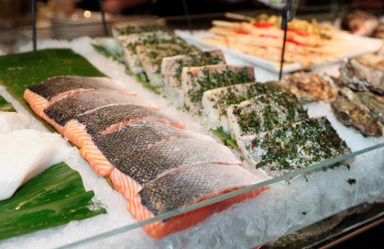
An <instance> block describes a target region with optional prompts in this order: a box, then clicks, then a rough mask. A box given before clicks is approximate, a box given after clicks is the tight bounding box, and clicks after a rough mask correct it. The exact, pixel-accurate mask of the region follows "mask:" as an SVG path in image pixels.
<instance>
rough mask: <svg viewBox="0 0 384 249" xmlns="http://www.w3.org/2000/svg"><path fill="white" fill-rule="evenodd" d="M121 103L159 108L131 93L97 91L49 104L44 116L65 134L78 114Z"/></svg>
mask: <svg viewBox="0 0 384 249" xmlns="http://www.w3.org/2000/svg"><path fill="white" fill-rule="evenodd" d="M121 104H136V105H143V106H147V107H149V108H153V109H158V108H157V107H156V106H155V105H154V104H153V103H151V102H149V101H145V100H142V99H140V98H137V97H134V96H130V95H129V94H125V93H119V92H112V91H109V92H106V91H95V92H85V93H82V94H79V95H72V96H68V97H66V98H64V99H61V100H59V101H57V102H55V103H53V104H49V105H48V107H47V108H46V109H44V110H43V113H42V118H43V119H44V120H45V121H47V122H48V123H49V124H51V125H52V126H53V127H55V129H56V130H57V131H58V132H60V133H61V134H64V133H63V132H64V126H65V125H66V124H67V122H68V121H70V120H72V119H74V118H76V117H77V116H78V115H80V114H84V113H86V112H88V111H94V110H96V109H98V108H101V107H105V106H112V105H121Z"/></svg>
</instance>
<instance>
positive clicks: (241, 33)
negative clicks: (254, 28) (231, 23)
mask: <svg viewBox="0 0 384 249" xmlns="http://www.w3.org/2000/svg"><path fill="white" fill-rule="evenodd" d="M235 32H236V34H239V35H249V32H247V31H244V30H235Z"/></svg>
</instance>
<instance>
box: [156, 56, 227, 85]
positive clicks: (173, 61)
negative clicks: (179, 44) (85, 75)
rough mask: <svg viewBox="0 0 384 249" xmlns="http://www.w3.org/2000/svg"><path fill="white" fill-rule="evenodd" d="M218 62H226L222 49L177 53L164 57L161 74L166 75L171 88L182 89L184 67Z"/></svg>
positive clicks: (166, 81)
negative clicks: (186, 53)
mask: <svg viewBox="0 0 384 249" xmlns="http://www.w3.org/2000/svg"><path fill="white" fill-rule="evenodd" d="M217 64H225V58H224V55H223V52H222V51H221V50H212V51H204V52H196V53H190V54H188V55H176V56H172V57H165V58H163V60H162V62H161V74H162V75H163V76H164V77H165V83H166V85H168V86H169V88H170V89H174V90H178V89H181V72H182V70H183V67H197V66H208V65H217Z"/></svg>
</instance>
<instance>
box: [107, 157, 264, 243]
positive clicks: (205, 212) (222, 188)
mask: <svg viewBox="0 0 384 249" xmlns="http://www.w3.org/2000/svg"><path fill="white" fill-rule="evenodd" d="M111 180H112V181H113V182H114V184H116V185H115V186H116V187H117V189H118V190H119V191H120V192H122V194H123V195H124V197H125V198H127V200H128V205H127V208H128V210H129V211H130V213H131V214H132V215H133V216H134V217H135V219H137V220H138V221H141V220H146V219H149V218H152V217H154V216H155V215H158V214H162V213H167V212H169V211H171V210H174V209H176V208H180V207H183V206H188V205H191V204H194V203H197V202H201V201H204V200H206V199H209V198H213V197H215V196H218V195H221V194H224V193H229V192H232V191H234V190H237V189H240V188H243V187H246V186H249V185H252V184H255V183H257V182H259V181H260V179H258V178H257V177H256V176H254V175H253V174H251V173H249V172H248V171H246V170H244V169H243V168H241V167H238V166H233V165H220V164H210V163H204V164H198V165H191V166H188V167H184V168H182V169H179V170H176V171H173V172H170V173H169V174H166V175H164V176H162V177H160V178H157V179H156V180H155V181H153V182H151V183H149V184H147V185H146V186H144V187H141V186H140V185H138V184H137V183H136V182H135V181H133V180H132V179H130V178H129V177H127V176H126V175H125V174H123V173H121V172H120V171H119V170H118V169H114V171H113V172H112V174H111ZM266 189H267V187H264V188H260V189H257V190H254V191H250V192H248V193H245V194H242V195H238V196H236V197H233V198H230V199H227V200H225V201H222V202H219V203H215V204H212V205H208V206H205V207H203V208H200V209H196V210H194V211H191V212H188V213H185V214H182V215H179V216H175V217H172V218H170V219H169V220H166V221H157V222H154V223H151V224H148V225H146V226H144V230H145V231H146V232H147V233H148V234H149V235H150V236H152V237H154V238H156V239H161V238H163V237H165V236H167V235H169V234H170V233H174V232H178V231H181V230H184V229H187V228H189V227H191V226H193V225H196V224H197V223H199V222H201V221H203V220H204V219H206V218H208V217H209V216H211V215H212V214H214V213H216V212H220V211H223V210H225V209H226V208H228V207H229V206H231V205H232V204H234V203H237V202H240V201H242V200H245V199H248V198H253V197H255V196H257V195H259V194H260V193H261V192H263V191H264V190H266ZM127 190H128V192H129V193H127ZM138 190H139V191H138ZM136 191H138V192H136Z"/></svg>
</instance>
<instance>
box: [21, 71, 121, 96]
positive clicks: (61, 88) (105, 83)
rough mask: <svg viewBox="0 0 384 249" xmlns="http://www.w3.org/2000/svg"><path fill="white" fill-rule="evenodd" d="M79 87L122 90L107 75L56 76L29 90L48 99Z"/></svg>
mask: <svg viewBox="0 0 384 249" xmlns="http://www.w3.org/2000/svg"><path fill="white" fill-rule="evenodd" d="M79 89H93V90H97V89H110V90H116V91H119V90H123V89H122V88H121V87H118V86H117V85H116V82H114V81H113V80H112V79H110V78H107V77H80V76H56V77H52V78H48V79H46V80H43V81H42V82H41V83H40V84H38V85H35V86H32V87H30V88H29V90H30V91H32V92H34V93H36V94H38V95H40V96H42V97H44V98H45V99H47V100H48V101H49V100H51V99H52V98H53V97H55V96H57V95H59V94H61V93H65V92H69V91H73V90H79Z"/></svg>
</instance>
